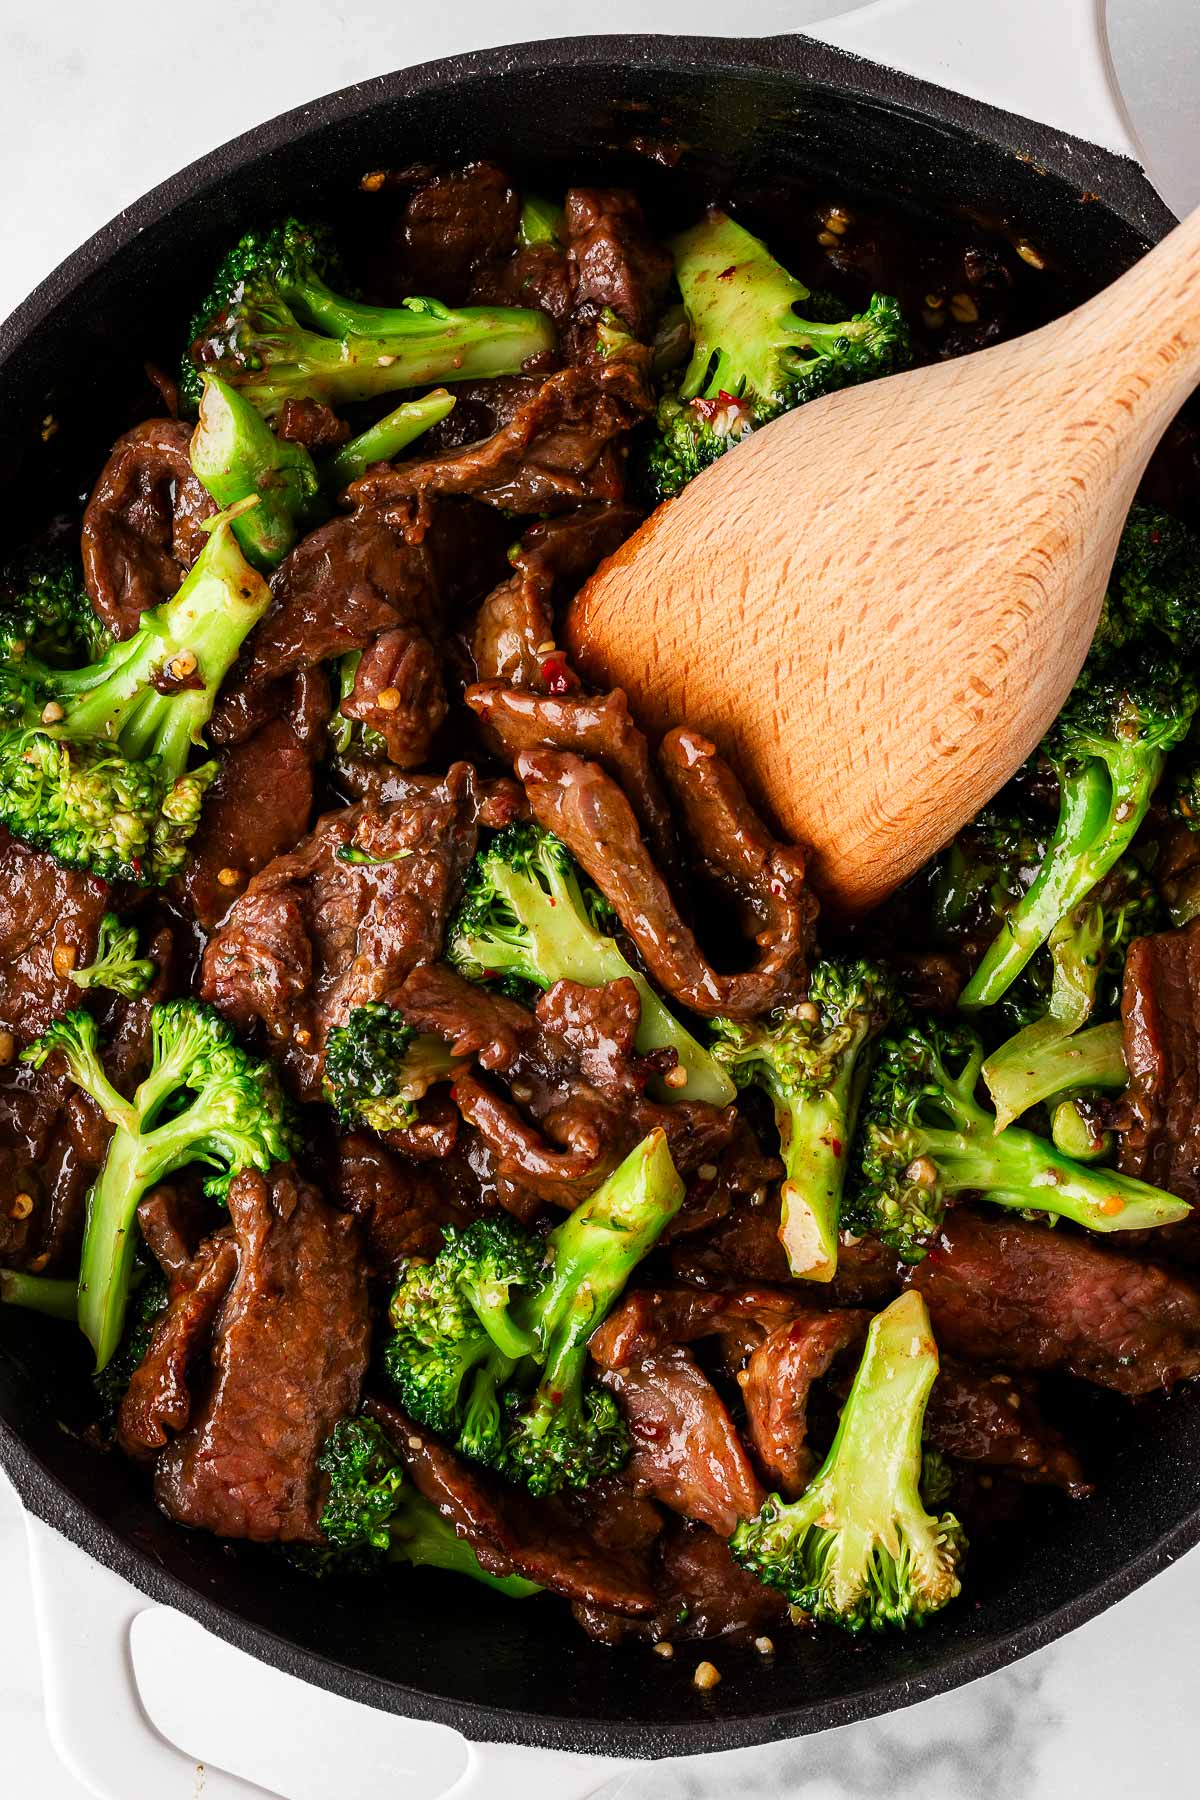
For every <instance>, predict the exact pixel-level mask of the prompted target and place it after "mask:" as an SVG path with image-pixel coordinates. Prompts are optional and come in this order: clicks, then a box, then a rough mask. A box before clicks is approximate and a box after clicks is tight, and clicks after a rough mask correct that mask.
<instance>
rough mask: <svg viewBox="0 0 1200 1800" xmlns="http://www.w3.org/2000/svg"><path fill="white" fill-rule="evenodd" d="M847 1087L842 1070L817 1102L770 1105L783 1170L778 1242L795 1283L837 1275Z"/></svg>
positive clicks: (848, 1130)
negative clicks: (837, 1078)
mask: <svg viewBox="0 0 1200 1800" xmlns="http://www.w3.org/2000/svg"><path fill="white" fill-rule="evenodd" d="M850 1086H851V1078H850V1074H849V1072H847V1074H846V1076H845V1079H844V1080H839V1081H838V1082H837V1084H836V1086H835V1087H834V1088H833V1089H832V1090H831V1091H830V1092H829V1093H827V1094H824V1095H822V1096H821V1098H820V1099H819V1100H797V1101H795V1102H793V1103H792V1104H791V1105H790V1106H788V1105H783V1104H777V1105H776V1107H775V1122H776V1124H777V1126H778V1127H779V1149H780V1154H781V1156H782V1157H783V1167H784V1180H783V1186H782V1187H781V1189H780V1192H779V1198H780V1208H779V1241H780V1243H781V1244H782V1245H783V1247H784V1249H785V1250H786V1252H787V1259H788V1268H789V1269H790V1271H791V1273H792V1274H793V1275H794V1276H795V1277H796V1278H797V1279H799V1280H803V1281H832V1280H833V1277H834V1275H835V1274H836V1273H837V1255H838V1208H839V1206H840V1204H841V1196H842V1185H843V1181H844V1178H845V1166H846V1156H847V1153H848V1151H849V1148H850V1133H851V1130H852V1128H853V1127H852V1119H853V1114H852V1112H850V1111H848V1108H849V1107H850V1103H851V1096H850V1092H849V1090H850ZM843 1089H844V1090H845V1091H844V1092H843V1091H842V1090H843Z"/></svg>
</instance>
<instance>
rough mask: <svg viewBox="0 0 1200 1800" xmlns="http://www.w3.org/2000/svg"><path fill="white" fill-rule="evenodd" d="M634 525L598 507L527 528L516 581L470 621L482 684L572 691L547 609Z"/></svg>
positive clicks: (627, 515) (626, 516)
mask: <svg viewBox="0 0 1200 1800" xmlns="http://www.w3.org/2000/svg"><path fill="white" fill-rule="evenodd" d="M451 416H453V415H451ZM640 517H641V514H640V513H639V512H638V511H637V510H636V509H635V508H634V507H631V506H624V505H620V504H617V505H607V504H600V503H596V504H593V505H589V506H581V507H578V508H577V509H576V510H575V511H574V512H570V513H566V514H563V515H562V516H561V517H559V518H555V519H542V520H539V522H538V523H537V524H536V525H531V526H530V527H529V529H528V531H526V533H525V535H524V536H523V537H522V539H521V543H520V548H519V549H518V551H517V553H516V555H515V557H514V559H513V567H514V569H515V573H514V574H512V575H510V576H509V577H508V578H507V579H506V580H505V581H503V582H501V584H500V586H499V587H497V588H494V589H493V590H492V592H491V593H490V594H489V595H488V597H487V598H486V600H484V602H483V604H482V606H481V607H480V608H479V611H478V613H477V615H476V618H475V623H474V626H473V628H472V633H471V654H472V657H473V659H474V663H475V672H476V674H477V676H478V677H479V680H480V681H482V682H492V681H496V682H500V683H502V684H504V685H505V686H512V687H518V688H529V689H533V690H535V691H537V692H561V691H564V690H565V689H566V688H569V687H571V686H573V685H577V684H576V683H575V682H574V678H573V677H572V676H571V674H570V671H569V669H568V668H567V665H566V661H565V658H564V657H563V655H562V652H561V651H557V650H555V649H553V648H552V646H553V644H554V615H553V611H552V607H553V605H554V603H555V601H556V600H557V599H558V598H559V597H560V595H561V594H564V593H566V592H568V591H573V590H574V588H576V587H578V585H579V583H580V582H581V581H583V580H584V578H585V577H586V576H588V575H590V574H591V573H592V571H593V569H594V568H595V567H596V565H597V564H598V563H601V562H603V560H604V558H605V557H606V556H611V555H612V553H613V551H614V550H616V549H617V548H618V547H619V545H621V544H623V543H624V541H625V539H626V538H627V537H628V536H629V534H630V532H631V531H633V529H634V528H635V526H636V525H637V523H638V521H639V519H640ZM548 646H549V648H548Z"/></svg>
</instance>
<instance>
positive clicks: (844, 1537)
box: [729, 1292, 967, 1632]
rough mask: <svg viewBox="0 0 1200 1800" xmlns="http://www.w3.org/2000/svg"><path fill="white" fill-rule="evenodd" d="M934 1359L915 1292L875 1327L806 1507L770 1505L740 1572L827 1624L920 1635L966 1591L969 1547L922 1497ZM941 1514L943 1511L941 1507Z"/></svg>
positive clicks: (744, 1537) (952, 1521)
mask: <svg viewBox="0 0 1200 1800" xmlns="http://www.w3.org/2000/svg"><path fill="white" fill-rule="evenodd" d="M937 1373H938V1352H937V1345H936V1343H935V1342H934V1338H933V1332H932V1330H931V1329H930V1324H929V1314H928V1312H927V1311H926V1309H925V1302H924V1301H923V1300H922V1298H921V1296H920V1295H919V1294H917V1293H915V1292H909V1293H907V1294H902V1295H901V1296H900V1298H899V1299H898V1300H893V1302H892V1304H891V1305H890V1306H889V1307H888V1308H887V1310H886V1312H882V1313H880V1314H878V1316H877V1317H876V1318H874V1319H872V1321H871V1328H870V1330H869V1332H868V1333H867V1347H866V1350H865V1351H864V1353H863V1359H862V1362H861V1363H860V1365H859V1369H858V1374H857V1375H856V1376H855V1378H854V1386H853V1387H852V1388H851V1390H850V1395H849V1398H848V1399H847V1401H846V1404H845V1406H844V1407H843V1408H842V1416H841V1421H840V1423H839V1425H838V1429H837V1435H836V1436H835V1438H834V1440H833V1444H832V1446H831V1448H830V1451H829V1455H828V1456H827V1457H826V1458H825V1461H824V1463H823V1464H822V1466H821V1468H820V1470H819V1471H818V1473H817V1474H816V1475H815V1476H814V1478H813V1480H812V1482H811V1483H810V1484H809V1486H808V1487H807V1488H806V1489H805V1491H804V1493H803V1494H802V1495H801V1496H800V1498H799V1500H793V1501H791V1502H787V1501H784V1500H781V1499H780V1497H779V1495H778V1494H773V1495H771V1496H770V1497H769V1498H768V1499H767V1501H766V1503H765V1504H764V1506H763V1508H762V1510H761V1512H760V1513H759V1514H758V1516H757V1517H756V1518H754V1519H750V1520H744V1521H743V1522H742V1523H741V1524H740V1525H739V1526H738V1528H737V1530H736V1531H735V1532H734V1534H733V1536H732V1538H731V1539H730V1542H729V1548H730V1551H731V1552H732V1554H733V1558H734V1561H735V1562H738V1563H740V1564H741V1566H742V1568H744V1569H748V1570H749V1571H750V1573H751V1574H753V1575H757V1577H758V1579H759V1580H760V1581H762V1582H765V1583H766V1584H767V1585H768V1586H770V1587H776V1588H781V1589H782V1590H783V1592H784V1594H785V1595H786V1596H787V1599H788V1601H789V1603H790V1604H791V1605H792V1606H795V1607H798V1608H799V1609H800V1610H801V1611H802V1612H805V1613H808V1614H810V1615H811V1616H812V1617H813V1618H814V1619H817V1620H819V1621H821V1622H822V1623H826V1624H831V1625H840V1626H841V1627H842V1628H843V1629H844V1630H846V1631H850V1632H859V1631H862V1630H863V1629H864V1627H870V1629H871V1630H873V1631H881V1630H884V1629H886V1628H887V1627H889V1626H898V1627H900V1628H903V1627H905V1626H908V1625H921V1624H923V1623H924V1621H925V1620H926V1619H927V1618H928V1617H929V1615H930V1614H931V1613H935V1612H939V1611H940V1610H941V1609H942V1607H944V1606H946V1605H947V1604H948V1603H949V1602H950V1601H951V1600H953V1599H955V1598H956V1597H957V1596H958V1594H959V1592H960V1591H961V1570H962V1563H963V1557H964V1554H965V1552H966V1547H967V1546H966V1539H965V1537H964V1535H963V1531H962V1528H961V1526H960V1525H959V1523H958V1520H957V1519H956V1518H955V1517H954V1515H953V1514H952V1513H943V1514H941V1515H940V1517H939V1516H935V1515H932V1514H930V1513H928V1512H926V1510H925V1505H924V1502H923V1501H922V1498H921V1486H920V1484H921V1476H922V1457H921V1428H922V1425H923V1423H924V1418H925V1407H926V1404H927V1402H928V1399H929V1393H930V1389H931V1388H932V1387H933V1384H934V1381H935V1380H936V1378H937ZM935 1503H936V1502H935Z"/></svg>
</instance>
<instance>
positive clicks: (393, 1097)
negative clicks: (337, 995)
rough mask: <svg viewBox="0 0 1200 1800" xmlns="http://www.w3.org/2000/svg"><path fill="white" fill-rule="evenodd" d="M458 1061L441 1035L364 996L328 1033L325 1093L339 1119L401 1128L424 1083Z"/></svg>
mask: <svg viewBox="0 0 1200 1800" xmlns="http://www.w3.org/2000/svg"><path fill="white" fill-rule="evenodd" d="M462 1066H463V1064H462V1059H461V1058H456V1057H454V1056H453V1055H452V1054H451V1052H450V1049H449V1046H448V1045H446V1044H444V1043H443V1042H442V1040H441V1038H436V1037H431V1036H428V1035H426V1034H423V1033H422V1034H418V1033H417V1032H415V1031H414V1030H413V1028H412V1026H411V1025H409V1024H408V1023H407V1022H406V1020H405V1018H404V1015H403V1013H399V1012H397V1011H396V1009H395V1007H394V1006H385V1005H384V1004H383V1003H382V1001H369V1002H368V1003H367V1004H366V1005H365V1006H356V1007H354V1008H353V1010H352V1011H351V1014H350V1018H349V1020H348V1022H347V1023H346V1024H345V1025H335V1026H334V1028H333V1030H332V1031H331V1032H330V1033H329V1036H328V1038H327V1040H326V1043H325V1098H326V1099H327V1100H328V1101H329V1103H330V1105H331V1106H333V1107H334V1108H335V1110H336V1112H337V1115H338V1118H339V1119H340V1120H341V1122H342V1124H343V1125H347V1126H350V1125H358V1124H361V1125H369V1126H370V1127H371V1129H372V1130H373V1131H400V1130H403V1129H404V1127H405V1126H407V1125H411V1124H412V1123H413V1122H414V1120H415V1119H416V1116H417V1102H418V1101H419V1100H421V1099H422V1098H423V1097H424V1096H425V1095H426V1094H427V1093H428V1092H429V1089H430V1088H431V1087H433V1086H434V1085H435V1084H436V1083H437V1082H439V1081H450V1080H452V1079H453V1077H454V1074H455V1071H456V1070H457V1069H460V1068H462Z"/></svg>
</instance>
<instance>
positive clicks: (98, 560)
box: [82, 419, 217, 638]
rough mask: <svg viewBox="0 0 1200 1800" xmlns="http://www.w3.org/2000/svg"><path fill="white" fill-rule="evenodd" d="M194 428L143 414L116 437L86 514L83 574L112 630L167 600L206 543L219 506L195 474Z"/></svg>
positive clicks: (125, 632)
mask: <svg viewBox="0 0 1200 1800" xmlns="http://www.w3.org/2000/svg"><path fill="white" fill-rule="evenodd" d="M191 441H192V428H191V426H190V425H188V424H185V423H184V421H183V420H181V419H147V420H146V422H145V424H143V425H135V426H134V428H133V430H132V431H127V432H126V433H125V435H124V437H121V438H118V439H117V441H116V443H115V444H114V445H113V449H112V454H111V455H110V457H109V459H108V461H107V462H106V463H105V465H104V468H103V470H102V471H101V474H100V479H99V481H98V482H97V483H96V485H95V487H94V488H93V490H92V497H91V499H90V500H89V501H88V503H87V510H86V511H85V513H84V515H83V543H82V548H83V578H84V583H85V585H86V587H87V591H88V597H89V599H90V600H91V602H92V605H93V606H94V607H95V609H96V611H97V613H98V614H99V616H100V618H101V619H103V621H104V623H105V624H106V625H107V626H108V629H109V630H110V631H111V632H112V633H113V635H114V636H115V637H119V638H127V637H130V636H131V635H132V633H133V632H135V631H136V630H137V623H138V620H139V618H140V617H141V615H142V614H143V613H144V612H145V610H146V608H147V607H149V606H157V605H159V603H160V602H161V601H163V600H169V599H170V597H171V595H172V594H174V593H175V591H176V589H177V588H178V587H179V585H180V583H181V582H182V580H183V578H184V576H185V575H186V574H187V572H188V570H189V569H190V568H191V566H192V564H193V563H194V562H195V560H196V558H197V557H198V556H199V554H200V552H201V550H202V549H203V547H204V543H205V534H204V532H203V531H202V530H201V525H202V523H203V521H204V520H205V519H208V518H211V517H212V515H213V514H214V513H215V512H216V510H217V509H216V506H215V505H214V503H213V501H212V500H210V498H209V496H208V495H207V493H206V492H205V491H204V489H203V488H202V487H201V485H200V483H199V482H198V481H197V479H196V477H195V476H194V475H193V474H192V465H191V462H190V460H189V457H188V447H189V445H190V444H191Z"/></svg>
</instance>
